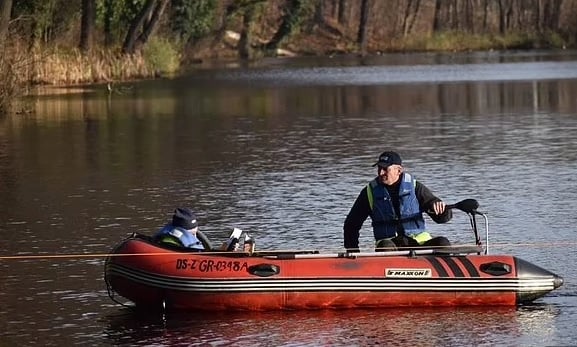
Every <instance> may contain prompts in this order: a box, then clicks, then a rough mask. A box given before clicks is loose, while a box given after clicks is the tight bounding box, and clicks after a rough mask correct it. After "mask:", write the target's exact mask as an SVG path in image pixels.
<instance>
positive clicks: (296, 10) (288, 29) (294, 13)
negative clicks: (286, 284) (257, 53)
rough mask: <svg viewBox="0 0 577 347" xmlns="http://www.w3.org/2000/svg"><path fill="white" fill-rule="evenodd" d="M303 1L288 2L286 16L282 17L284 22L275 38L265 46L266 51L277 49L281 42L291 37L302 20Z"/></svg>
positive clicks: (291, 0)
mask: <svg viewBox="0 0 577 347" xmlns="http://www.w3.org/2000/svg"><path fill="white" fill-rule="evenodd" d="M302 5H303V4H302V0H286V7H285V14H284V16H283V17H282V22H281V23H280V26H279V27H278V29H277V31H276V32H275V33H274V35H273V37H272V38H271V39H270V40H269V42H267V43H266V44H265V46H264V49H266V50H271V49H276V48H277V47H278V45H279V44H280V43H281V41H282V40H283V39H284V38H285V37H287V36H289V35H290V34H291V33H292V31H293V28H294V26H295V24H296V23H297V22H298V21H299V20H300V19H301V18H300V15H301V13H300V12H301V7H302Z"/></svg>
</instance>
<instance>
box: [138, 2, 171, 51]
mask: <svg viewBox="0 0 577 347" xmlns="http://www.w3.org/2000/svg"><path fill="white" fill-rule="evenodd" d="M169 1H170V0H160V2H159V3H158V4H157V5H156V7H155V8H154V11H152V16H151V18H150V20H149V21H148V22H146V23H145V24H144V26H143V28H142V33H141V34H140V35H139V36H138V39H136V43H135V46H134V50H135V52H138V51H140V50H141V49H142V47H143V46H144V45H145V44H146V43H147V42H148V39H149V38H150V35H152V33H153V32H154V30H156V27H157V25H158V22H159V21H160V18H161V17H162V14H163V13H164V10H165V9H166V5H168V2H169Z"/></svg>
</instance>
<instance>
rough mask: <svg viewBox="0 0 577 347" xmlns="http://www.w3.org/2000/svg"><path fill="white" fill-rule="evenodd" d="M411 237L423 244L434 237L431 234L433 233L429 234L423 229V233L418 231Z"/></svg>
mask: <svg viewBox="0 0 577 347" xmlns="http://www.w3.org/2000/svg"><path fill="white" fill-rule="evenodd" d="M411 237H412V238H413V239H414V240H415V241H417V243H418V244H419V245H422V244H423V243H425V242H427V241H429V240H430V239H432V238H433V237H432V236H431V234H429V233H428V232H426V231H423V232H422V233H418V234H416V235H411Z"/></svg>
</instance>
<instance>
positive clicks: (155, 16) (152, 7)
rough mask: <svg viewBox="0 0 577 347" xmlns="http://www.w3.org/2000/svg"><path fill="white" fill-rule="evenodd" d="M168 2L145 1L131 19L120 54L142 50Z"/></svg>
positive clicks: (165, 0)
mask: <svg viewBox="0 0 577 347" xmlns="http://www.w3.org/2000/svg"><path fill="white" fill-rule="evenodd" d="M169 1H170V0H147V1H146V3H145V4H144V6H143V8H142V10H141V11H140V12H139V13H138V14H137V15H136V17H135V18H134V19H133V21H132V24H130V28H129V29H128V33H127V34H126V38H125V40H124V44H123V45H122V52H123V53H125V54H133V53H136V52H138V51H140V49H141V48H142V46H143V45H144V44H145V43H146V42H147V41H148V38H149V37H150V35H151V34H152V33H153V31H154V30H155V29H156V26H157V24H158V21H159V20H160V17H161V16H162V14H163V12H164V9H165V8H166V5H167V4H168V2H169Z"/></svg>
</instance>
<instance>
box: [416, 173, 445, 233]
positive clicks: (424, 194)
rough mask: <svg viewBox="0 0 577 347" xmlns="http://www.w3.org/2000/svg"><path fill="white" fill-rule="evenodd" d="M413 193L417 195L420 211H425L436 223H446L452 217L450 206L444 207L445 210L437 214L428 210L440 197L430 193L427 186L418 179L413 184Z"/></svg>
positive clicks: (431, 208)
mask: <svg viewBox="0 0 577 347" xmlns="http://www.w3.org/2000/svg"><path fill="white" fill-rule="evenodd" d="M415 194H416V195H417V200H419V205H420V206H421V211H424V212H426V213H427V214H428V215H429V217H431V219H432V220H434V221H435V222H436V223H447V222H448V221H450V220H451V218H453V212H452V211H451V209H450V208H446V209H445V211H444V212H443V213H441V214H439V215H438V214H435V213H434V212H432V213H431V212H430V211H432V210H433V204H434V203H435V202H437V201H441V199H439V198H438V197H436V196H435V195H434V194H433V193H431V191H430V190H429V188H427V187H426V186H425V185H424V184H422V183H420V182H419V181H417V184H416V185H415Z"/></svg>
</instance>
